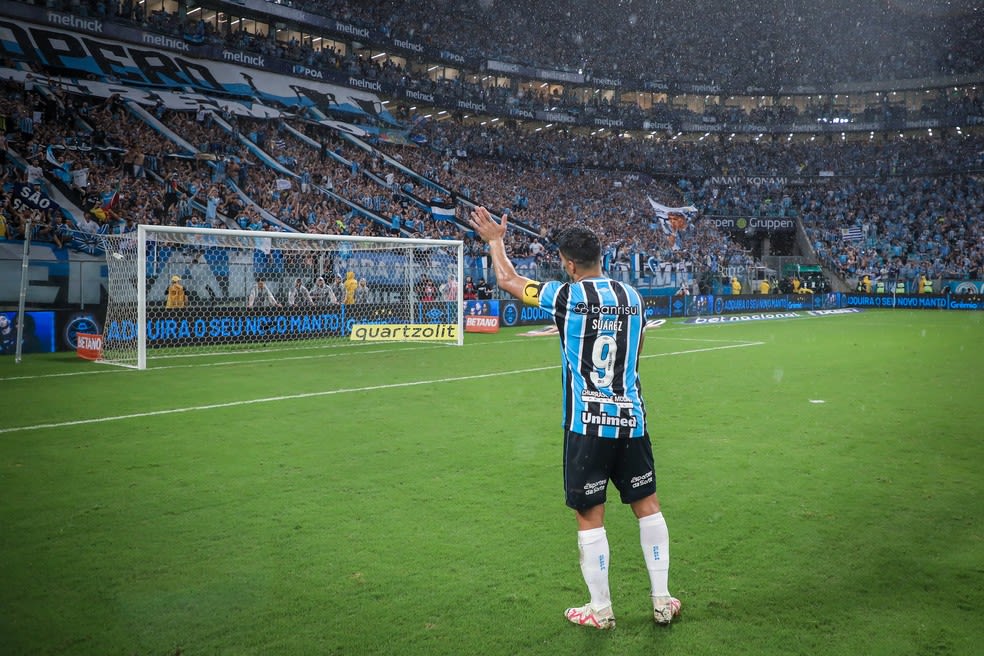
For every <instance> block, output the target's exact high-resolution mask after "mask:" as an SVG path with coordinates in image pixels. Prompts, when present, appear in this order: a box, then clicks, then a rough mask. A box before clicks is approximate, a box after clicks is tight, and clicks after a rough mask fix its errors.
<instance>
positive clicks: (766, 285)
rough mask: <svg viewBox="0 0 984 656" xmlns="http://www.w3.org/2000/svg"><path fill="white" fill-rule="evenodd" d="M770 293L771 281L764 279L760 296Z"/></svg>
mask: <svg viewBox="0 0 984 656" xmlns="http://www.w3.org/2000/svg"><path fill="white" fill-rule="evenodd" d="M768 293H769V281H768V280H767V279H765V278H762V282H760V283H759V294H768Z"/></svg>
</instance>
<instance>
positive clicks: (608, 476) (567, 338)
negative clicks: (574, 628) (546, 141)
mask: <svg viewBox="0 0 984 656" xmlns="http://www.w3.org/2000/svg"><path fill="white" fill-rule="evenodd" d="M470 223H471V226H472V228H474V229H475V232H477V233H478V235H479V236H480V237H481V238H482V240H483V241H485V242H486V243H487V244H488V245H489V249H490V252H491V257H492V266H493V269H494V270H495V276H496V283H497V284H498V286H499V287H500V288H501V289H503V290H504V291H506V292H507V293H509V294H511V295H512V296H514V297H516V298H518V299H520V300H522V301H523V302H524V303H525V304H527V305H535V306H538V307H540V308H541V309H543V310H545V311H547V312H549V313H550V314H551V315H553V320H554V324H555V325H556V326H557V329H558V330H559V332H560V347H561V359H562V382H563V388H564V395H563V408H564V418H563V426H564V487H565V495H566V503H567V505H568V506H569V507H570V508H572V509H573V510H574V514H575V517H576V519H577V528H578V532H577V543H578V550H579V552H580V561H581V574H582V575H583V576H584V582H585V583H586V584H587V587H588V592H589V593H590V595H591V600H590V601H589V602H588V603H587V604H585V605H584V606H580V607H575V608H568V609H567V611H566V613H565V616H566V617H567V619H568V620H570V621H571V622H573V623H575V624H580V625H582V626H590V627H594V628H597V629H610V628H613V627H614V626H615V614H614V613H613V612H612V600H611V592H610V589H609V585H608V568H609V565H610V562H609V549H608V536H607V534H606V532H605V525H604V518H605V501H606V494H607V489H608V481H609V480H611V482H612V483H613V484H614V485H615V488H616V489H617V490H618V492H619V497H620V499H621V501H622V503H625V504H628V505H630V506H631V507H632V510H633V512H634V513H635V515H636V517H637V518H638V520H639V538H640V543H641V545H642V553H643V557H644V558H645V561H646V568H647V570H648V572H649V580H650V595H651V600H652V607H653V619H654V620H655V621H656V623H657V624H669V623H670V622H671V621H672V620H673V618H674V617H675V616H676V615H678V614H679V612H680V601H679V600H677V599H675V598H674V597H672V596H671V595H670V593H669V589H668V579H669V566H670V549H669V533H668V532H667V529H666V521H665V520H664V519H663V514H662V512H661V511H660V505H659V499H658V497H657V496H656V477H655V473H654V470H653V451H652V445H651V443H650V440H649V433H648V431H647V429H646V410H645V405H644V403H643V399H642V393H641V386H640V382H639V355H640V353H641V349H642V341H643V331H644V330H645V326H646V317H645V307H644V306H643V302H642V297H641V296H640V295H639V292H638V291H636V290H635V289H634V288H633V287H631V286H629V285H626V284H624V283H621V282H618V281H615V280H610V279H609V278H607V277H606V276H604V275H603V274H602V271H601V243H600V242H599V240H598V237H597V236H596V235H595V234H594V233H593V232H592V231H591V230H589V229H587V228H584V227H572V228H568V229H567V230H565V231H564V232H562V233H561V234H560V235H559V236H558V237H557V239H556V242H557V247H558V249H559V251H560V262H561V266H562V267H563V269H564V271H565V272H566V273H567V275H568V276H570V278H571V282H558V281H550V282H546V283H541V282H537V281H534V280H530V279H528V278H524V277H523V276H520V275H519V274H518V273H517V272H516V269H515V267H514V266H513V264H512V262H511V261H510V260H509V256H508V255H507V253H506V247H505V244H504V242H503V237H504V236H505V234H506V229H507V219H506V217H503V218H502V222H501V223H497V222H496V221H495V219H493V218H492V216H491V214H489V212H488V210H486V209H485V208H484V207H479V208H477V209H476V210H475V211H474V212H472V213H471V220H470Z"/></svg>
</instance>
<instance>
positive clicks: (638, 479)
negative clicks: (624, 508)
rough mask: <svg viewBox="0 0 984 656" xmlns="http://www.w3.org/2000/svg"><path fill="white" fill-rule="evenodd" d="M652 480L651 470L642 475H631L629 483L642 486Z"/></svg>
mask: <svg viewBox="0 0 984 656" xmlns="http://www.w3.org/2000/svg"><path fill="white" fill-rule="evenodd" d="M652 482H653V472H652V471H648V472H646V473H645V474H643V475H642V476H633V477H632V479H631V480H630V481H629V483H630V484H631V485H632V487H642V486H643V485H649V484H650V483H652Z"/></svg>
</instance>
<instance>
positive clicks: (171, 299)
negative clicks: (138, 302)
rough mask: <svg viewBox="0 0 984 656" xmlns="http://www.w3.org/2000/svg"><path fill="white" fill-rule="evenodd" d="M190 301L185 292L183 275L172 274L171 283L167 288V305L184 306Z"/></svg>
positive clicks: (170, 306) (171, 306) (173, 306)
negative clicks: (182, 282)
mask: <svg viewBox="0 0 984 656" xmlns="http://www.w3.org/2000/svg"><path fill="white" fill-rule="evenodd" d="M187 303H188V296H187V295H186V294H185V290H184V285H182V284H181V276H171V284H170V285H168V288H167V301H165V303H164V305H165V307H169V308H183V307H184V306H185V305H186V304H187Z"/></svg>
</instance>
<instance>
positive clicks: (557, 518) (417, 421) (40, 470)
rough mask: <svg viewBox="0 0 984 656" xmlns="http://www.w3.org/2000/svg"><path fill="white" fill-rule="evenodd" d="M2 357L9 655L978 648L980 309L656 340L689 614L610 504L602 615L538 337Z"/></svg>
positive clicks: (662, 475)
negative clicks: (606, 606)
mask: <svg viewBox="0 0 984 656" xmlns="http://www.w3.org/2000/svg"><path fill="white" fill-rule="evenodd" d="M519 332H520V331H518V330H504V331H502V332H501V333H499V334H497V335H471V334H469V335H467V336H466V339H465V344H464V346H462V347H460V348H459V347H449V346H433V345H421V344H413V345H405V344H404V345H384V346H366V345H363V346H358V347H348V346H346V347H336V348H328V349H322V350H297V351H281V352H276V353H254V354H252V355H250V356H234V357H233V356H209V357H203V358H180V359H170V360H161V361H154V362H153V363H152V366H153V367H154V368H152V369H150V370H147V371H144V372H137V371H127V370H120V369H116V368H111V367H106V366H101V365H96V364H92V363H87V362H83V361H81V360H78V359H76V358H75V356H74V355H73V354H56V355H52V356H34V355H31V356H25V359H24V361H23V362H22V363H21V364H19V365H15V364H14V361H13V359H12V358H6V359H3V360H0V390H2V398H3V422H2V428H0V654H4V655H13V656H20V655H29V654H66V655H73V656H74V655H79V654H82V655H88V654H92V655H100V656H103V655H115V654H119V655H121V656H130V655H136V654H139V655H174V654H183V655H192V654H207V655H213V654H230V655H237V656H242V655H248V654H263V655H276V654H285V655H308V654H311V655H328V654H339V655H342V654H353V655H359V654H401V655H402V654H411V655H415V654H426V655H431V654H435V655H445V654H446V655H462V654H481V655H483V656H496V655H512V654H543V655H551V656H553V655H557V654H571V655H573V654H587V653H592V654H610V655H612V656H614V655H616V654H617V655H619V656H621V655H633V654H640V655H642V654H647V655H648V654H686V655H688V656H694V655H701V654H707V655H712V654H713V655H715V656H719V655H728V654H742V655H745V654H765V655H769V654H775V655H780V654H781V655H789V654H803V655H815V654H843V655H845V656H847V655H850V656H858V655H870V654H875V655H878V654H885V655H892V656H895V655H899V654H913V655H917V654H918V655H921V654H930V655H942V654H954V655H962V654H973V653H980V649H981V648H982V647H981V645H982V644H984V622H982V621H981V617H982V615H984V497H982V492H984V400H982V393H984V384H982V380H984V378H982V372H984V348H982V346H984V344H982V337H984V314H982V313H952V312H939V311H922V312H901V311H896V312H886V311H870V312H863V313H859V314H854V315H845V316H830V317H816V318H810V317H803V318H799V319H790V320H779V321H762V322H756V323H744V324H727V325H713V326H691V325H685V324H682V323H676V322H674V321H670V322H669V323H667V324H666V325H664V326H662V327H660V328H657V329H654V330H651V331H650V332H649V334H648V335H647V340H646V345H645V357H644V360H643V361H642V379H643V384H644V387H645V394H646V398H647V406H648V410H649V426H650V432H651V434H652V436H653V443H654V450H655V454H656V461H657V483H658V487H659V492H660V497H661V499H662V501H663V510H664V513H665V515H666V518H667V522H668V525H669V528H670V537H671V552H672V566H671V572H670V583H671V590H672V591H673V592H674V594H675V595H676V596H678V597H680V599H681V600H682V601H683V615H682V617H681V619H680V621H679V622H678V623H675V624H674V625H673V626H671V627H668V628H662V629H661V628H659V627H655V626H654V625H653V623H652V621H651V617H650V609H649V607H648V579H647V577H646V574H645V570H644V565H643V561H642V555H641V552H640V547H639V540H638V526H637V524H636V522H635V520H634V518H633V517H632V514H631V511H630V510H629V509H628V508H627V507H623V506H621V505H619V504H617V503H614V504H612V503H610V504H609V509H608V516H607V526H608V533H609V540H610V542H611V556H612V565H611V584H612V592H613V598H614V603H615V606H614V608H615V613H616V616H617V618H618V626H617V628H616V629H615V630H614V631H611V632H601V631H594V630H591V629H585V628H580V627H575V626H572V625H569V624H568V623H567V622H566V620H565V619H564V617H563V610H564V608H566V607H567V606H570V605H580V604H582V603H584V602H585V601H586V600H587V592H586V590H585V588H584V584H583V582H582V580H581V575H580V570H579V569H578V564H577V545H576V536H575V530H576V529H575V524H574V520H573V517H572V514H571V512H570V511H569V510H568V509H566V508H565V507H564V504H563V496H562V489H561V453H560V443H561V437H562V436H561V429H560V393H561V390H560V382H559V380H560V378H559V368H558V363H559V354H558V346H557V341H556V338H555V337H553V338H548V337H523V336H520V335H519Z"/></svg>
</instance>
